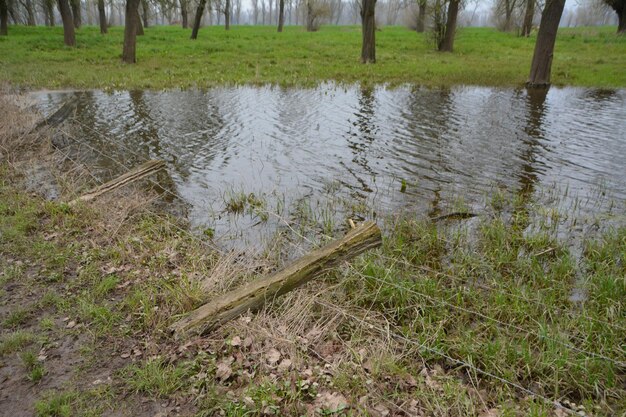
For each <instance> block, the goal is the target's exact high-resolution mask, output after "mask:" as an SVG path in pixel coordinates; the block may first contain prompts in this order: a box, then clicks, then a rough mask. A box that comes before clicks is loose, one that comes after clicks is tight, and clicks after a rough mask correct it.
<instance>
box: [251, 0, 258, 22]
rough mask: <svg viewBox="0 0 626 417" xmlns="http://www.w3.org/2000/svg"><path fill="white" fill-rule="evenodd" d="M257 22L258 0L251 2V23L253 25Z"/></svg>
mask: <svg viewBox="0 0 626 417" xmlns="http://www.w3.org/2000/svg"><path fill="white" fill-rule="evenodd" d="M258 21H259V0H252V23H253V24H254V25H256V24H257V22H258Z"/></svg>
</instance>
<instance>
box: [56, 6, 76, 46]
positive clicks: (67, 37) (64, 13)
mask: <svg viewBox="0 0 626 417" xmlns="http://www.w3.org/2000/svg"><path fill="white" fill-rule="evenodd" d="M59 13H61V20H63V41H64V42H65V44H66V45H67V46H76V35H75V34H74V21H73V20H72V11H71V10H70V5H69V3H68V1H67V0H59Z"/></svg>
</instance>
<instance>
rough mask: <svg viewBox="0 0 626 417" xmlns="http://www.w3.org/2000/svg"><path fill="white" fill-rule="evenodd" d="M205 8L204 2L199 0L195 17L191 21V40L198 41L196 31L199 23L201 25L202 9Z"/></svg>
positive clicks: (204, 0)
mask: <svg viewBox="0 0 626 417" xmlns="http://www.w3.org/2000/svg"><path fill="white" fill-rule="evenodd" d="M205 7H206V0H200V2H199V3H198V8H197V9H196V16H195V17H194V19H193V29H192V30H191V39H198V31H199V30H200V23H202V15H203V14H204V8H205Z"/></svg>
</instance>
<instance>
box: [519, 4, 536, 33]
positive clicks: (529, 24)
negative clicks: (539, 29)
mask: <svg viewBox="0 0 626 417" xmlns="http://www.w3.org/2000/svg"><path fill="white" fill-rule="evenodd" d="M533 17H535V0H526V13H525V14H524V24H523V25H522V33H521V34H520V36H525V37H529V36H530V32H532V30H533Z"/></svg>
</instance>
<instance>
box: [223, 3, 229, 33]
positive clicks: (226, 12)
mask: <svg viewBox="0 0 626 417" xmlns="http://www.w3.org/2000/svg"><path fill="white" fill-rule="evenodd" d="M224 29H226V30H229V29H230V0H226V5H225V6H224Z"/></svg>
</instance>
